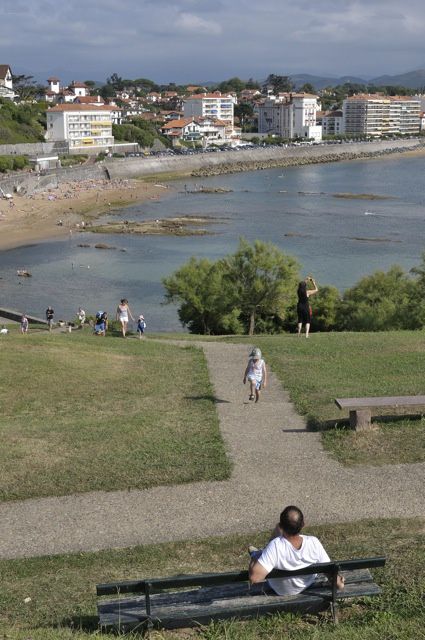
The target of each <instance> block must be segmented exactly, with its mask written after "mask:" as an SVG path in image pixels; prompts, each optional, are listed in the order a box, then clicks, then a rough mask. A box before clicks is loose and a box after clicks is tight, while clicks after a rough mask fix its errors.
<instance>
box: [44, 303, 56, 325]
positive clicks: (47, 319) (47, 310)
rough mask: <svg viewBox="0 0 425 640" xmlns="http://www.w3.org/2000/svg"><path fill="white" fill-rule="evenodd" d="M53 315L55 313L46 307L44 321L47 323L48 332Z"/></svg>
mask: <svg viewBox="0 0 425 640" xmlns="http://www.w3.org/2000/svg"><path fill="white" fill-rule="evenodd" d="M54 315H55V312H54V310H53V308H52V307H50V306H49V307H47V309H46V321H47V326H48V327H49V331H51V330H52V327H53V317H54Z"/></svg>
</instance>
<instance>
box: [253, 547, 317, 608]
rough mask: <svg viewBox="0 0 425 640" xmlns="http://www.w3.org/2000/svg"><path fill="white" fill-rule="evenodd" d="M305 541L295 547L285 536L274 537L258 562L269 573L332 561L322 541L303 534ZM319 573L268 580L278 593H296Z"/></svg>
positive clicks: (281, 594)
mask: <svg viewBox="0 0 425 640" xmlns="http://www.w3.org/2000/svg"><path fill="white" fill-rule="evenodd" d="M301 538H302V540H303V542H302V545H301V548H300V549H295V547H293V546H292V544H291V543H290V542H289V541H288V540H287V539H286V538H284V537H283V536H280V537H278V538H274V539H273V540H271V541H270V542H269V544H268V545H267V547H266V548H265V549H264V550H263V552H262V554H261V556H260V557H259V558H258V562H259V563H260V564H261V566H262V567H264V569H266V571H267V572H268V573H270V571H272V570H273V569H285V570H288V571H293V570H294V569H304V568H305V567H308V566H310V565H311V564H316V563H318V562H330V559H329V556H328V554H327V553H326V551H325V550H324V548H323V545H322V543H321V542H320V541H319V540H318V539H317V538H315V537H314V536H301ZM316 575H317V574H311V575H309V576H295V577H294V578H272V579H270V580H268V583H269V585H270V587H271V588H272V589H273V591H275V592H276V593H277V594H278V595H280V596H283V595H294V594H296V593H300V592H301V591H304V589H307V587H309V586H310V585H311V584H312V583H313V582H314V580H315V578H316Z"/></svg>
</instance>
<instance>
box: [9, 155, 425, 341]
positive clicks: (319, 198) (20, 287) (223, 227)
mask: <svg viewBox="0 0 425 640" xmlns="http://www.w3.org/2000/svg"><path fill="white" fill-rule="evenodd" d="M424 173H425V157H422V156H416V157H401V156H385V157H383V158H379V159H370V160H355V161H350V162H337V163H331V164H318V165H307V166H302V167H290V168H284V169H283V168H278V169H270V170H262V171H253V172H243V173H237V174H230V175H221V176H215V177H209V178H191V179H187V178H186V179H185V180H181V181H174V182H172V183H170V188H169V189H164V195H163V197H162V198H161V199H159V200H150V201H148V202H144V203H142V204H134V205H132V206H129V207H126V208H124V209H123V210H121V211H114V212H112V214H111V216H112V218H110V217H109V216H105V218H104V219H105V221H106V220H108V219H127V220H147V219H152V218H153V219H158V218H161V219H162V218H166V217H173V216H180V215H193V216H196V215H202V216H210V217H211V218H212V219H213V223H212V224H211V225H208V226H207V227H206V228H207V230H208V235H203V236H181V237H180V236H177V237H176V236H130V235H109V234H108V235H105V236H100V235H97V234H96V235H94V234H90V233H89V232H85V233H74V234H72V236H71V235H70V237H69V238H60V239H53V240H52V239H51V240H49V241H46V242H40V243H37V244H31V245H27V246H24V247H20V248H16V249H11V250H7V251H2V252H0V308H1V307H5V308H9V309H15V310H17V311H19V312H26V313H31V314H34V315H40V316H42V317H44V310H45V309H46V307H47V306H48V305H52V306H53V307H54V309H55V318H56V319H57V320H58V319H61V318H62V319H65V320H70V319H73V318H74V317H75V315H76V312H77V310H78V307H79V306H82V307H83V308H84V309H85V310H86V313H87V314H94V313H96V311H97V310H106V311H108V312H109V314H110V316H114V314H115V309H116V306H117V303H118V302H119V300H120V299H121V298H124V297H125V298H127V299H128V300H129V304H130V307H131V309H132V311H133V315H139V314H140V313H143V314H144V316H145V318H146V320H147V324H148V330H150V331H155V332H166V331H182V330H183V328H182V326H181V324H180V322H179V319H178V314H177V307H176V306H175V305H174V304H164V288H163V285H162V279H163V278H164V277H165V276H168V275H170V274H172V273H173V272H174V271H175V270H176V269H177V268H179V267H180V266H181V265H182V264H184V263H185V262H186V261H187V260H188V259H189V258H190V257H191V256H195V257H198V258H200V257H207V258H209V259H211V260H216V259H218V258H221V257H223V256H225V255H228V254H230V253H233V252H234V251H235V250H236V248H237V246H238V242H239V238H241V237H244V238H246V239H247V240H249V241H250V242H252V241H254V240H255V239H259V240H263V241H267V242H272V243H274V244H275V245H276V246H278V247H279V249H281V250H282V251H284V252H285V253H287V254H290V255H292V256H294V257H296V258H297V259H298V261H299V263H300V275H302V276H304V275H307V274H310V275H313V276H314V277H315V279H316V281H317V283H318V285H319V287H320V286H321V285H325V284H330V285H334V286H336V287H338V288H339V289H340V291H341V292H343V291H344V290H345V289H347V288H349V287H351V286H352V285H354V284H355V283H356V282H358V280H359V279H360V278H361V277H362V276H364V275H366V274H371V273H373V272H374V271H377V270H387V269H388V268H389V267H390V266H391V265H393V264H398V265H400V266H402V267H403V268H404V269H405V270H409V269H411V268H412V267H414V266H415V265H418V264H419V263H420V260H421V255H422V252H423V251H424V250H425V241H424V238H425V188H424ZM202 188H204V189H205V190H206V191H210V190H212V191H213V190H214V189H216V188H217V189H223V190H228V191H226V192H223V193H214V192H208V193H204V192H202ZM364 194H366V195H367V196H370V197H364ZM341 196H342V197H341ZM353 196H357V197H353ZM359 196H361V197H359ZM102 242H103V243H106V244H108V245H112V246H114V247H116V248H115V249H109V250H101V249H95V248H94V244H96V243H102ZM80 244H89V245H91V246H90V247H80V246H78V245H80ZM18 269H27V270H28V271H30V272H31V274H32V277H31V278H20V277H18V276H17V273H16V272H17V270H18Z"/></svg>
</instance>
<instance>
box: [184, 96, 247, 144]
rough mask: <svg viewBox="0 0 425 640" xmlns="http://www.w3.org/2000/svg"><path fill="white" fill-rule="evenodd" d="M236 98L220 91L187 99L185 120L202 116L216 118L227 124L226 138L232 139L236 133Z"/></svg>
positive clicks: (185, 102) (185, 101)
mask: <svg viewBox="0 0 425 640" xmlns="http://www.w3.org/2000/svg"><path fill="white" fill-rule="evenodd" d="M235 104H236V98H235V97H234V96H232V95H230V94H228V95H223V94H221V93H220V92H219V91H215V92H214V93H199V94H195V95H192V96H190V97H189V98H186V99H185V100H184V102H183V113H184V117H185V118H192V117H194V116H200V117H203V118H216V119H217V120H222V121H223V122H226V126H227V132H226V136H227V137H228V138H231V137H232V135H233V132H234V106H235Z"/></svg>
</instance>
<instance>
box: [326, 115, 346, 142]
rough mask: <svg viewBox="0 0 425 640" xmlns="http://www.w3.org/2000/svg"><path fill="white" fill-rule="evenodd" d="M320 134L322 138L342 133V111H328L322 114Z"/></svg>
mask: <svg viewBox="0 0 425 640" xmlns="http://www.w3.org/2000/svg"><path fill="white" fill-rule="evenodd" d="M322 133H323V135H324V136H338V135H340V134H342V133H344V116H343V113H342V111H339V110H338V111H328V112H327V113H324V114H323V116H322Z"/></svg>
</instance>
